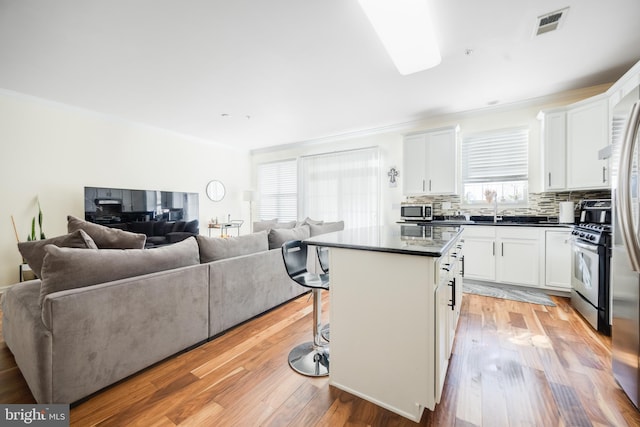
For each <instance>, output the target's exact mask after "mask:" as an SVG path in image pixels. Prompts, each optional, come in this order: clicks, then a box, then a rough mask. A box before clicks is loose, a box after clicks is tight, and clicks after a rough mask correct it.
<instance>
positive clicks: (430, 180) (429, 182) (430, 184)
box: [429, 180, 431, 191]
mask: <svg viewBox="0 0 640 427" xmlns="http://www.w3.org/2000/svg"><path fill="white" fill-rule="evenodd" d="M429 191H431V180H429Z"/></svg>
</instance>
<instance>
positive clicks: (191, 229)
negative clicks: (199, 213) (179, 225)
mask: <svg viewBox="0 0 640 427" xmlns="http://www.w3.org/2000/svg"><path fill="white" fill-rule="evenodd" d="M184 232H185V233H193V234H198V233H199V232H200V230H199V229H198V220H197V219H194V220H193V221H189V222H187V223H186V224H185V225H184Z"/></svg>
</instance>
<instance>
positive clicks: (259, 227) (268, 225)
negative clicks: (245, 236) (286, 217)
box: [253, 218, 278, 233]
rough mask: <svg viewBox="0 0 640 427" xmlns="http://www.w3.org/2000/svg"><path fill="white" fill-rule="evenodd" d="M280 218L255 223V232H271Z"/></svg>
mask: <svg viewBox="0 0 640 427" xmlns="http://www.w3.org/2000/svg"><path fill="white" fill-rule="evenodd" d="M277 222H278V218H274V219H270V220H265V221H255V222H254V223H253V232H254V233H257V232H258V231H264V230H271V229H272V228H274V226H275V225H276V224H277Z"/></svg>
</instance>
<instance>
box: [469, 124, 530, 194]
mask: <svg viewBox="0 0 640 427" xmlns="http://www.w3.org/2000/svg"><path fill="white" fill-rule="evenodd" d="M528 171H529V130H528V129H527V128H511V129H505V130H499V131H490V132H483V133H478V134H472V135H468V136H465V137H463V139H462V184H463V203H465V204H468V205H479V204H490V203H493V200H492V195H493V194H495V195H496V197H497V200H498V203H499V204H526V203H527V195H528V182H529V173H528Z"/></svg>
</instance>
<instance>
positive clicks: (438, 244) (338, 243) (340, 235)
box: [305, 224, 463, 258]
mask: <svg viewBox="0 0 640 427" xmlns="http://www.w3.org/2000/svg"><path fill="white" fill-rule="evenodd" d="M376 228H379V229H380V230H382V232H384V233H385V234H384V235H381V237H382V239H381V240H384V243H373V244H372V243H370V242H369V241H363V240H362V239H361V238H359V237H358V236H357V235H356V236H354V235H352V234H351V233H352V232H354V231H358V230H357V229H356V230H342V231H336V232H332V233H327V234H322V235H318V236H315V237H311V238H309V239H305V242H306V243H307V244H309V245H315V246H326V247H329V248H342V249H354V250H363V251H369V252H385V253H395V254H401V255H418V256H426V257H432V258H438V257H441V256H442V255H444V254H445V253H446V252H447V251H448V250H449V249H451V247H452V246H453V245H454V243H455V242H457V241H458V240H459V238H460V235H461V233H462V231H463V230H462V228H460V227H457V226H454V225H449V224H447V225H444V224H443V225H440V226H433V228H434V229H438V228H442V229H443V231H448V232H453V233H455V235H453V236H452V237H449V238H447V239H446V240H445V239H437V238H420V237H415V240H414V239H413V237H414V236H404V237H408V238H409V239H408V240H402V237H403V236H401V233H400V230H399V228H398V229H396V228H393V227H391V228H390V227H376ZM385 237H386V239H385ZM365 240H368V239H366V238H365ZM411 242H415V244H414V245H412V244H411ZM420 242H423V243H424V244H423V245H420V244H419V243H420Z"/></svg>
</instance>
